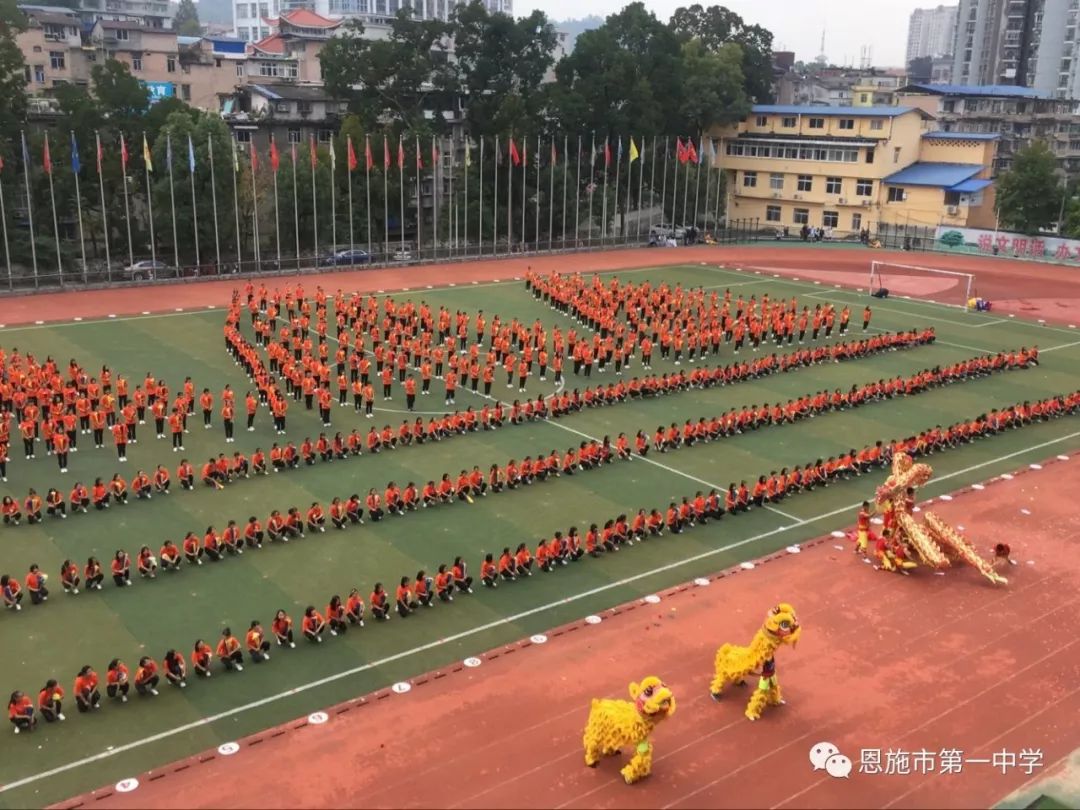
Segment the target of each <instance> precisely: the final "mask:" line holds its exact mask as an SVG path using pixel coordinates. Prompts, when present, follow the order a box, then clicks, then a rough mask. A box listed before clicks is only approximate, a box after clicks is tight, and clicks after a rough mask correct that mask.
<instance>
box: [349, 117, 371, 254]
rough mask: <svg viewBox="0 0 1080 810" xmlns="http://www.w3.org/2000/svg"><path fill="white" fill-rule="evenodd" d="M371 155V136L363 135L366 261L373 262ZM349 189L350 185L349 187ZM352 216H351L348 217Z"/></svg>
mask: <svg viewBox="0 0 1080 810" xmlns="http://www.w3.org/2000/svg"><path fill="white" fill-rule="evenodd" d="M370 154H371V135H369V134H367V133H365V134H364V196H365V198H366V199H367V205H366V206H365V210H366V215H365V217H366V219H365V223H366V225H367V252H368V261H369V262H370V261H373V259H374V257H373V256H372V253H371V161H370V160H368V155H370ZM350 188H351V185H350ZM349 216H350V217H351V216H352V215H351V214H350V215H349Z"/></svg>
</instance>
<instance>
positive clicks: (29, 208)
mask: <svg viewBox="0 0 1080 810" xmlns="http://www.w3.org/2000/svg"><path fill="white" fill-rule="evenodd" d="M19 137H21V138H22V153H23V178H24V179H25V181H26V215H27V217H28V219H29V220H30V259H31V261H32V262H33V265H34V287H35V288H36V287H37V286H38V264H37V240H36V239H35V237H34V201H33V198H32V197H31V194H30V152H29V151H28V150H27V148H26V133H25V132H22V131H20V132H19Z"/></svg>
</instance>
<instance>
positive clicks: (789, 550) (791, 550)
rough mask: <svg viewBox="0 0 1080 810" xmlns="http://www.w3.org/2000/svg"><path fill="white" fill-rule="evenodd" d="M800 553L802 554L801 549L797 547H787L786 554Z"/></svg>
mask: <svg viewBox="0 0 1080 810" xmlns="http://www.w3.org/2000/svg"><path fill="white" fill-rule="evenodd" d="M801 552H802V549H801V548H799V547H798V546H788V547H787V553H788V554H800V553H801Z"/></svg>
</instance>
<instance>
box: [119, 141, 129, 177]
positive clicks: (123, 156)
mask: <svg viewBox="0 0 1080 810" xmlns="http://www.w3.org/2000/svg"><path fill="white" fill-rule="evenodd" d="M127 162H128V151H127V141H125V140H124V136H123V135H121V136H120V165H121V166H123V167H124V168H125V169H126V168H127Z"/></svg>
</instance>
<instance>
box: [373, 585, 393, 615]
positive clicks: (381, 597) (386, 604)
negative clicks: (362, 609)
mask: <svg viewBox="0 0 1080 810" xmlns="http://www.w3.org/2000/svg"><path fill="white" fill-rule="evenodd" d="M368 602H369V603H370V604H371V615H372V616H374V617H375V619H376V620H377V621H388V620H389V619H390V601H389V598H388V597H387V595H386V590H385V589H384V588H383V584H382V583H381V582H376V583H375V586H374V587H373V588H372V590H371V595H370V596H369V597H368Z"/></svg>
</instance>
